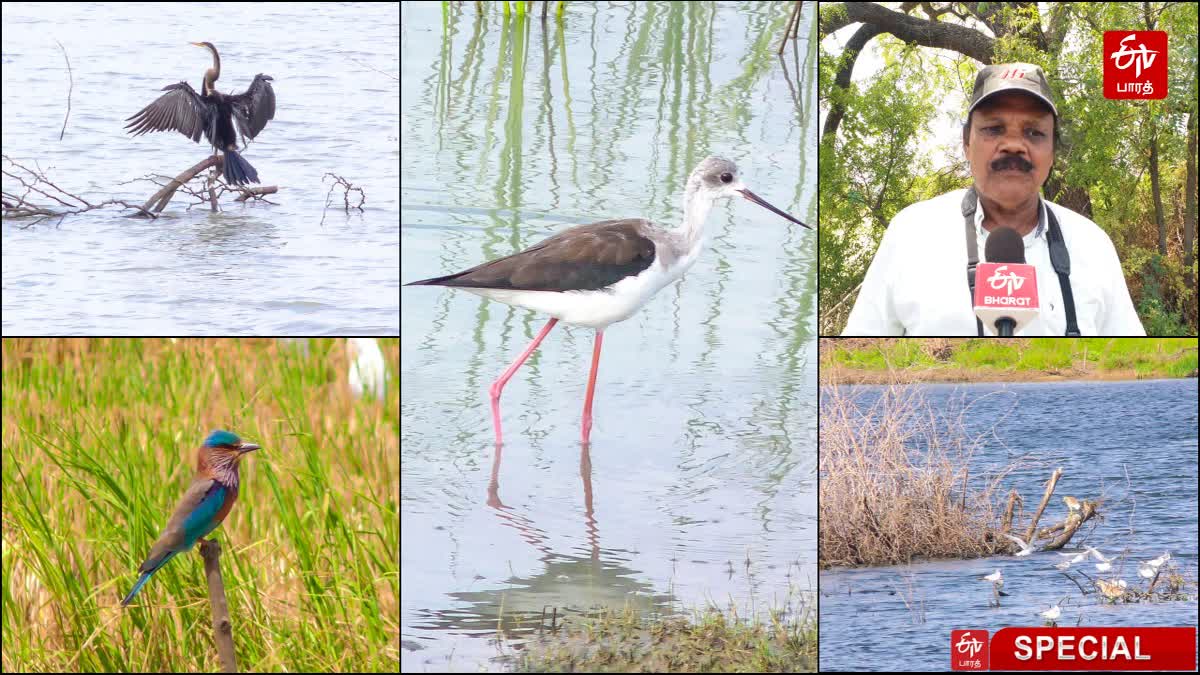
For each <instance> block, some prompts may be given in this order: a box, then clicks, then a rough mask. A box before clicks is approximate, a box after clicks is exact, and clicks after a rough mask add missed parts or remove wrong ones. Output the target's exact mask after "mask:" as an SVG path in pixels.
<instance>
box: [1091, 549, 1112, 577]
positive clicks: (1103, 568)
mask: <svg viewBox="0 0 1200 675" xmlns="http://www.w3.org/2000/svg"><path fill="white" fill-rule="evenodd" d="M1087 552H1088V553H1090V554H1091V555H1092V557H1094V558H1095V559H1096V560H1099V561H1100V562H1098V563H1096V571H1097V572H1107V571H1109V570H1111V569H1112V558H1106V557H1104V554H1103V553H1101V552H1100V551H1097V550H1096V549H1095V548H1093V547H1091V546H1089V547H1087Z"/></svg>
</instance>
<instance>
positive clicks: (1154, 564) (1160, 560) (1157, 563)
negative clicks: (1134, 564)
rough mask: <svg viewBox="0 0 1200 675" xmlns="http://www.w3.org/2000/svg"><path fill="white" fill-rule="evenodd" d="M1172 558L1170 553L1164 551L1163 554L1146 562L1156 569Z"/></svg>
mask: <svg viewBox="0 0 1200 675" xmlns="http://www.w3.org/2000/svg"><path fill="white" fill-rule="evenodd" d="M1170 559H1171V554H1170V553H1163V554H1162V555H1160V556H1158V557H1157V558H1155V559H1154V560H1147V561H1146V564H1147V565H1150V566H1151V567H1153V568H1154V569H1158V568H1160V567H1162V566H1163V564H1164V563H1166V562H1167V561H1168V560H1170Z"/></svg>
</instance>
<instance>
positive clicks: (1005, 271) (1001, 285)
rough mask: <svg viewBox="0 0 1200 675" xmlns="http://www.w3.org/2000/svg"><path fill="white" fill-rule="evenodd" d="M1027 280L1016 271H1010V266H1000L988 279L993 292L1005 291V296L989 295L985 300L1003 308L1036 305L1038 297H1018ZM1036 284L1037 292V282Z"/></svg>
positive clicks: (1026, 295)
mask: <svg viewBox="0 0 1200 675" xmlns="http://www.w3.org/2000/svg"><path fill="white" fill-rule="evenodd" d="M1025 278H1026V277H1025V275H1022V274H1018V273H1017V272H1016V270H1010V269H1009V268H1008V265H998V266H997V267H996V269H994V270H992V275H991V276H990V277H988V278H987V283H988V285H989V286H991V287H992V290H993V291H1004V295H987V296H985V297H984V300H985V301H986V302H987V303H988V304H990V305H1000V306H1003V307H1029V306H1031V305H1032V304H1036V303H1037V298H1036V297H1031V296H1030V295H1028V294H1025V295H1016V293H1017V291H1020V290H1021V289H1022V288H1024V286H1025ZM1034 283H1035V286H1034V290H1035V291H1036V281H1035V282H1034ZM1035 296H1036V294H1035Z"/></svg>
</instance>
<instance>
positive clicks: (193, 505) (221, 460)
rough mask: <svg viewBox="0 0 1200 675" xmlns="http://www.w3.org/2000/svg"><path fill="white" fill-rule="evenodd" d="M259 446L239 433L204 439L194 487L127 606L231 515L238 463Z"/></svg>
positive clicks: (177, 509) (144, 568)
mask: <svg viewBox="0 0 1200 675" xmlns="http://www.w3.org/2000/svg"><path fill="white" fill-rule="evenodd" d="M253 450H258V446H257V445H255V444H253V443H246V442H245V441H243V440H242V439H240V438H238V436H237V434H235V433H232V432H229V431H224V430H218V431H214V432H212V433H211V434H209V435H208V438H206V439H204V444H203V445H201V446H200V449H199V450H198V451H197V452H196V475H195V477H193V478H192V486H191V487H189V488H188V490H187V492H185V493H183V499H180V500H179V505H178V506H176V507H175V513H173V514H171V519H170V520H168V521H167V527H166V528H165V529H164V530H163V533H162V534H161V535H159V537H158V541H156V542H154V546H153V547H151V549H150V555H149V556H148V557H147V558H146V562H144V563H142V566H141V567H139V568H138V572H140V573H141V575H142V576H141V577H139V578H138V580H137V583H136V584H134V585H133V590H132V591H129V595H126V596H125V599H124V600H122V601H121V606H125V605H128V604H129V603H130V601H132V600H133V597H134V596H135V595H137V594H138V591H140V590H142V586H145V585H146V582H147V581H149V580H150V577H151V576H153V575H154V573H155V572H157V571H158V570H160V569H162V567H163V565H166V564H167V561H168V560H170V559H171V558H174V557H175V555H176V554H178V553H186V552H187V551H190V550H191V548H192V547H193V546H195V545H196V541H197V540H199V539H201V538H203V537H204V535H206V534H208V533H209V532H212V531H213V530H215V529H217V526H218V525H220V524H221V521H223V520H225V516H227V515H229V511H230V509H232V508H233V503H234V502H236V501H237V496H238V462H240V461H241V459H242V457H243V456H244V455H245V454H246V453H247V452H251V451H253Z"/></svg>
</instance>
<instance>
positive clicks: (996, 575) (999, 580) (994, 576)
mask: <svg viewBox="0 0 1200 675" xmlns="http://www.w3.org/2000/svg"><path fill="white" fill-rule="evenodd" d="M979 580H980V581H990V582H992V583H993V584H996V585H997V586H1003V585H1004V575H1003V574H1001V573H1000V570H996V571H995V572H992V573H991V574H985V575H984V576H981V577H979Z"/></svg>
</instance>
